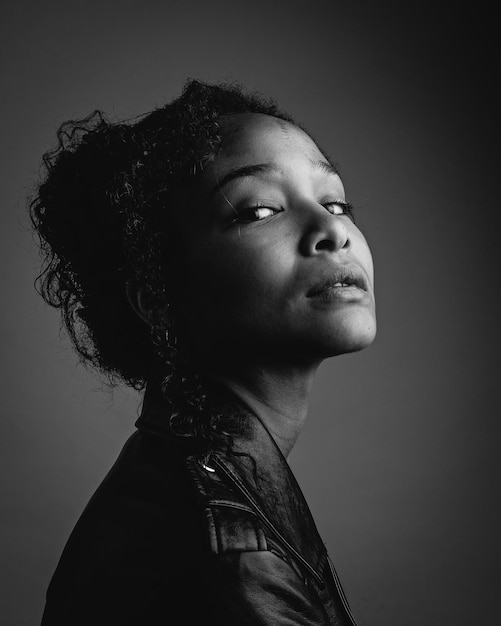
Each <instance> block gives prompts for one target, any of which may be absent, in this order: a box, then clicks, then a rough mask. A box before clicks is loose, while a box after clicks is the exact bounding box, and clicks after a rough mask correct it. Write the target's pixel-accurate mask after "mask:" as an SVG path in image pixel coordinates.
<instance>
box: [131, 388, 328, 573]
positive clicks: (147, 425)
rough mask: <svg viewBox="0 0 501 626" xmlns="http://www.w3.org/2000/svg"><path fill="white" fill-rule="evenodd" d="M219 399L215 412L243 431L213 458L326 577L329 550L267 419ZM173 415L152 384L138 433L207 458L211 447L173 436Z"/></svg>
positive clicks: (230, 398)
mask: <svg viewBox="0 0 501 626" xmlns="http://www.w3.org/2000/svg"><path fill="white" fill-rule="evenodd" d="M217 398H218V402H217V403H216V404H215V405H213V406H214V408H213V409H212V410H216V409H217V410H219V411H222V412H223V413H224V415H225V416H229V419H231V420H233V421H234V422H235V423H236V424H238V426H239V428H238V434H236V435H235V436H234V437H233V442H232V447H231V451H229V450H224V449H218V450H217V451H214V452H213V453H212V457H213V460H214V464H216V465H218V466H219V467H220V468H221V469H222V470H224V472H225V474H226V475H227V477H228V478H230V479H231V480H232V481H233V482H234V483H237V486H238V488H239V489H240V490H241V491H242V492H244V493H247V495H248V496H249V497H250V498H251V499H253V501H254V502H253V504H254V506H255V507H257V508H258V510H259V511H260V513H261V514H262V516H264V518H265V519H266V521H267V523H268V525H269V527H270V528H271V529H272V530H274V531H275V532H276V534H277V535H278V536H279V537H282V539H285V541H286V543H288V544H289V545H290V546H292V548H293V549H294V550H295V551H296V552H297V553H299V555H300V557H301V558H302V560H304V561H305V562H306V564H308V565H309V566H310V568H311V569H313V570H314V571H315V572H317V573H318V574H320V573H321V572H322V570H323V568H324V565H325V561H326V558H327V554H326V550H325V546H324V544H323V542H322V540H321V538H320V536H319V534H318V531H317V528H316V526H315V522H314V521H313V517H312V515H311V512H310V510H309V508H308V505H307V503H306V501H305V499H304V496H303V494H302V492H301V489H300V488H299V485H298V484H297V482H296V479H295V478H294V475H293V474H292V471H291V470H290V467H289V465H288V463H287V461H286V459H285V458H284V456H283V455H282V453H281V451H280V449H279V448H278V446H277V444H276V443H275V441H274V439H273V437H272V436H271V434H270V433H269V431H268V430H267V428H266V427H265V425H264V424H263V423H262V422H261V420H260V419H259V418H258V417H257V416H256V415H254V414H253V413H251V412H250V411H249V410H248V409H247V408H245V407H243V406H242V404H241V403H240V401H239V400H238V399H237V398H235V397H234V396H233V395H232V394H230V393H229V392H222V393H221V392H219V393H218V394H217ZM169 415H170V405H169V403H168V402H167V401H166V400H165V399H164V398H163V397H162V395H161V392H160V388H159V385H158V384H155V383H149V384H148V386H147V389H146V393H145V397H144V401H143V407H142V411H141V416H140V417H139V419H138V420H137V422H136V426H137V428H138V429H139V430H141V431H143V432H148V433H150V434H153V435H157V436H160V437H162V438H166V439H168V440H169V441H170V442H171V443H172V444H174V445H175V446H176V447H178V448H180V449H182V450H184V451H185V453H186V454H188V455H194V456H197V455H199V454H201V453H202V452H203V451H204V447H205V442H204V441H202V440H199V439H196V438H194V437H180V436H179V435H176V434H175V433H173V432H172V430H171V429H170V428H169ZM210 463H211V461H210V460H209V464H210Z"/></svg>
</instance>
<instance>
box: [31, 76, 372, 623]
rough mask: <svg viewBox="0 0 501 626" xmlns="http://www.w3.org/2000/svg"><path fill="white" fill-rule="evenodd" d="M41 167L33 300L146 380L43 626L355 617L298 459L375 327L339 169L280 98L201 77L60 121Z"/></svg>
mask: <svg viewBox="0 0 501 626" xmlns="http://www.w3.org/2000/svg"><path fill="white" fill-rule="evenodd" d="M45 163H46V166H47V174H46V178H45V180H44V182H43V183H42V184H41V185H40V187H39V191H38V194H37V196H36V198H35V199H34V200H33V202H32V205H31V215H32V219H33V223H34V226H35V228H36V230H37V231H38V233H39V235H40V238H41V243H42V249H43V251H44V253H45V260H46V265H45V268H44V272H43V274H42V277H41V282H40V290H41V293H42V295H43V296H44V298H45V299H46V300H47V301H48V302H49V303H50V304H51V305H53V306H56V307H59V308H60V309H61V311H62V314H63V319H64V321H65V323H66V326H67V328H68V330H69V333H70V336H71V338H72V340H73V343H74V345H75V347H76V349H77V350H78V352H79V353H80V355H81V356H82V357H83V358H84V359H85V360H86V361H87V362H90V363H91V364H93V365H95V366H96V367H98V368H99V369H100V370H101V371H102V372H103V373H105V374H107V375H109V376H111V377H112V378H114V379H117V378H118V379H121V380H122V381H125V382H126V383H128V384H130V385H133V386H134V387H136V388H146V391H145V397H144V401H143V407H142V413H141V416H140V418H139V420H138V421H137V423H136V425H137V429H138V430H137V431H136V432H135V433H134V434H133V435H132V437H131V438H130V439H129V441H128V442H127V443H126V445H125V447H124V450H123V451H122V453H121V455H120V456H119V458H118V460H117V461H116V463H115V465H114V466H113V468H112V469H111V471H110V473H109V474H108V476H107V477H106V478H105V480H104V481H103V483H102V484H101V486H100V487H99V488H98V490H97V492H96V493H95V495H94V496H93V498H92V499H91V501H90V502H89V504H88V506H87V507H86V509H85V511H84V513H83V514H82V516H81V518H80V520H79V521H78V523H77V525H76V527H75V529H74V531H73V533H72V535H71V537H70V539H69V541H68V543H67V545H66V548H65V550H64V552H63V555H62V557H61V560H60V562H59V565H58V567H57V570H56V572H55V574H54V576H53V579H52V581H51V584H50V587H49V590H48V594H47V604H46V608H45V612H44V617H43V626H54V625H59V624H65V625H67V624H72V625H74V626H75V625H78V624H82V625H83V624H85V625H86V626H87V625H88V624H93V625H98V624H99V625H100V624H103V625H104V624H106V625H107V626H110V625H112V624H117V625H118V624H120V625H121V626H124V625H126V624H129V625H148V626H152V625H156V624H158V625H160V624H162V625H165V624H187V625H191V624H206V625H207V624H214V625H216V624H217V625H218V626H221V625H226V624H227V625H240V624H252V625H254V624H262V625H269V626H272V625H273V626H276V625H280V624H287V625H293V624H294V625H296V624H297V625H305V624H307V625H308V624H311V625H313V624H314V625H320V624H336V625H343V626H345V625H351V624H354V620H353V617H352V614H351V612H350V609H349V607H348V604H347V602H346V598H345V596H344V594H343V592H342V589H341V586H340V584H339V581H338V578H337V576H336V573H335V571H334V569H333V568H332V566H331V564H330V561H329V559H328V556H327V553H326V551H325V547H324V544H323V543H322V541H321V539H320V537H319V535H318V532H317V530H316V528H315V524H314V522H313V519H312V517H311V514H310V512H309V510H308V506H307V504H306V502H305V500H304V498H303V495H302V494H301V491H300V489H299V487H298V485H297V483H296V481H295V479H294V477H293V475H292V473H291V471H290V469H289V467H288V464H287V461H286V459H287V455H288V454H289V452H290V451H291V449H292V447H293V446H294V443H295V442H296V440H297V437H298V436H299V433H300V431H301V428H302V426H303V424H304V421H305V419H306V415H307V406H308V394H309V392H310V389H311V386H312V382H313V378H314V375H315V371H316V369H317V368H318V366H319V364H320V363H321V361H322V360H323V359H325V358H327V357H331V356H335V355H339V354H343V353H346V352H352V351H355V350H360V349H362V348H364V347H366V346H367V345H369V344H370V343H371V342H372V340H373V339H374V335H375V328H376V323H375V309H374V295H373V266H372V260H371V254H370V251H369V248H368V246H367V243H366V241H365V239H364V237H363V235H362V233H361V232H360V230H359V229H358V228H357V226H356V225H355V223H354V221H353V215H352V210H351V207H350V204H349V203H348V202H347V200H346V198H345V192H344V189H343V185H342V182H341V179H340V178H339V175H338V172H337V170H336V168H335V167H334V166H333V165H332V164H331V163H330V162H329V160H328V158H327V157H326V156H325V154H324V153H323V152H322V151H321V150H320V148H319V147H318V146H317V145H316V143H315V142H314V141H313V140H312V139H311V137H310V136H308V134H306V133H305V132H304V130H302V129H301V128H300V127H299V126H297V125H295V124H294V123H293V122H292V120H291V118H290V117H289V116H287V115H286V114H284V113H283V112H281V111H279V110H278V108H277V107H276V106H275V105H274V104H273V103H271V102H269V101H265V100H263V99H261V98H259V97H257V96H254V95H249V94H245V93H244V92H242V90H241V89H239V88H237V87H235V86H223V85H219V86H214V85H207V84H203V83H200V82H196V81H190V82H188V83H187V85H186V86H185V89H184V91H183V93H182V95H181V96H180V97H179V98H178V99H176V100H174V101H173V102H171V103H170V104H168V105H167V106H165V107H163V108H161V109H158V110H155V111H154V112H152V113H150V114H148V115H146V116H144V117H142V118H141V119H140V120H136V121H135V122H134V123H110V122H108V121H106V120H105V119H104V117H103V116H102V115H101V114H100V113H95V114H93V115H92V116H90V117H89V118H87V119H86V120H84V121H82V122H70V123H67V124H64V125H63V126H62V127H61V129H60V131H59V147H58V149H57V150H55V151H54V152H52V153H49V154H48V155H46V156H45Z"/></svg>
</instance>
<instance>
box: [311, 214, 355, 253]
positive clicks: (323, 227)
mask: <svg viewBox="0 0 501 626" xmlns="http://www.w3.org/2000/svg"><path fill="white" fill-rule="evenodd" d="M312 213H313V214H312ZM312 213H310V217H309V220H308V222H307V223H306V224H305V225H304V226H305V229H304V234H303V236H302V238H301V242H300V251H301V253H302V254H304V255H305V256H315V255H317V254H325V253H328V254H330V253H333V252H339V251H340V250H343V249H348V248H349V247H350V245H351V242H350V236H349V232H348V228H347V226H346V224H345V220H346V217H343V216H341V215H333V214H332V213H329V212H328V211H327V210H326V209H325V208H324V207H320V210H318V209H317V210H315V211H314V212H312Z"/></svg>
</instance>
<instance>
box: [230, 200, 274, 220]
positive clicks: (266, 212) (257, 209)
mask: <svg viewBox="0 0 501 626" xmlns="http://www.w3.org/2000/svg"><path fill="white" fill-rule="evenodd" d="M281 211H282V209H276V208H273V207H270V206H263V205H262V204H256V205H254V206H250V207H246V208H244V209H239V210H238V211H237V216H236V217H235V219H234V220H233V221H235V222H259V221H261V220H265V219H267V218H268V217H273V216H274V215H276V214H277V213H280V212H281Z"/></svg>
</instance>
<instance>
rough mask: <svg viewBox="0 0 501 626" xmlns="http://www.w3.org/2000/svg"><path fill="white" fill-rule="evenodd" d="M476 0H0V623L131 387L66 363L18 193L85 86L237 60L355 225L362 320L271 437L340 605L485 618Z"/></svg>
mask: <svg viewBox="0 0 501 626" xmlns="http://www.w3.org/2000/svg"><path fill="white" fill-rule="evenodd" d="M345 4H347V3H343V5H345ZM468 6H469V7H470V10H471V7H472V6H473V5H468ZM474 10H475V12H474V13H473V12H471V13H468V12H465V10H464V9H463V10H462V12H461V13H460V14H459V13H454V12H449V13H447V14H445V13H444V14H439V13H437V9H436V8H433V9H428V8H427V7H425V6H424V5H423V4H419V5H418V4H417V3H415V4H413V5H412V4H407V3H401V4H400V5H398V6H394V7H391V6H390V5H383V4H381V3H371V4H360V3H357V2H351V3H349V8H347V7H346V6H343V8H341V5H339V6H338V5H337V4H336V3H335V2H333V1H331V2H321V1H315V0H311V1H309V2H301V3H294V2H272V1H271V0H270V1H268V2H260V1H255V2H246V3H243V2H238V1H236V0H233V1H231V2H228V1H226V0H225V1H219V2H217V3H210V2H205V3H198V4H193V3H189V4H188V3H184V4H183V3H181V2H177V1H175V2H169V1H168V0H164V1H162V2H156V1H151V0H150V1H143V2H132V1H130V0H122V1H121V2H116V3H115V2H103V3H98V2H92V1H87V2H72V1H71V0H66V1H64V2H62V1H61V2H39V3H35V2H31V3H30V2H23V1H18V2H16V3H10V5H9V6H8V7H4V8H3V10H2V21H1V31H2V32H1V37H0V45H1V48H2V60H1V63H2V74H1V76H2V97H1V101H0V107H1V113H2V141H1V144H0V150H1V156H0V158H1V170H0V171H1V172H2V179H3V181H2V196H1V198H2V206H1V220H2V223H1V238H2V244H1V246H0V254H1V269H2V288H1V294H2V306H1V307H0V315H1V325H0V332H1V339H2V343H1V347H2V358H3V361H4V362H3V364H2V377H1V380H2V383H3V385H4V389H3V392H2V404H1V414H2V422H1V424H2V437H1V456H0V464H1V465H0V483H1V490H2V491H1V494H2V495H1V503H2V512H1V516H0V524H1V535H0V540H1V544H2V545H1V581H0V589H1V595H2V599H1V608H0V622H1V623H2V624H6V625H19V626H28V625H29V624H37V623H39V620H40V616H41V612H42V608H43V602H44V593H45V589H46V586H47V584H48V581H49V578H50V576H51V574H52V572H53V570H54V567H55V565H56V563H57V560H58V558H59V555H60V552H61V550H62V547H63V545H64V543H65V541H66V538H67V536H68V534H69V532H70V531H71V529H72V527H73V525H74V523H75V521H76V519H77V517H78V515H79V514H80V512H81V511H82V509H83V507H84V505H85V503H86V501H87V499H88V498H89V496H90V495H91V494H92V492H93V491H94V489H95V488H96V486H97V485H98V483H99V481H100V480H101V478H102V477H103V476H104V474H105V472H106V471H107V469H108V468H109V467H110V465H111V463H112V461H113V460H114V458H115V456H116V455H117V453H118V452H119V450H120V448H121V446H122V445H123V442H124V440H125V439H126V437H127V436H128V434H129V433H131V432H132V430H133V421H134V419H135V417H136V414H137V405H138V396H137V395H136V394H135V393H134V392H132V391H128V390H127V389H117V390H115V391H114V392H111V391H109V390H107V389H106V387H105V386H104V385H103V384H102V383H101V382H100V380H99V378H98V377H97V376H96V375H94V374H92V373H89V372H86V371H85V369H84V368H82V367H81V366H79V365H77V362H76V358H75V357H74V355H73V353H72V351H71V348H70V346H69V342H68V340H67V339H66V338H64V337H60V336H59V331H58V317H57V314H56V312H55V311H53V310H51V309H48V308H47V307H46V306H45V305H44V304H43V302H42V301H41V300H40V299H39V298H38V296H37V295H36V294H35V291H34V289H33V286H32V283H33V280H34V278H35V276H36V273H37V263H38V261H37V252H36V248H35V246H34V244H33V242H32V239H31V235H30V233H29V230H28V227H27V226H28V224H27V220H26V217H25V197H26V195H27V194H29V193H30V191H31V190H32V188H33V184H34V181H35V180H36V178H37V175H38V167H39V162H40V156H41V154H42V153H43V152H44V151H45V150H47V149H48V148H49V147H52V146H53V145H54V139H55V129H56V127H57V126H58V124H59V123H61V122H62V121H64V120H66V119H68V118H72V117H78V116H83V115H86V114H87V113H89V112H90V111H91V110H93V109H94V108H102V109H104V110H105V111H107V112H108V113H110V114H112V115H117V116H119V117H129V116H132V115H135V114H139V113H142V112H144V111H147V110H150V109H152V108H153V107H155V106H157V105H162V104H163V103H164V102H166V101H168V100H170V99H171V98H173V97H174V96H176V95H178V94H179V92H180V89H181V86H182V84H183V83H184V81H185V79H186V78H187V77H194V78H201V79H205V80H209V81H220V80H227V79H230V80H231V79H237V80H240V81H241V82H242V83H243V84H244V85H246V86H247V87H249V88H251V89H257V90H260V91H262V92H264V93H265V94H268V95H271V96H273V97H275V98H276V99H277V100H278V102H279V104H280V105H281V106H282V107H283V108H284V109H286V110H288V111H289V112H290V113H291V114H292V115H293V116H295V117H296V118H297V119H298V120H299V121H301V122H302V123H303V124H304V125H306V127H307V128H309V129H310V131H311V133H312V135H313V136H314V137H316V138H317V139H318V140H319V142H320V144H321V145H322V146H323V147H324V148H325V149H326V151H328V152H329V153H330V154H331V155H332V157H333V158H334V160H336V161H337V162H339V163H340V165H341V168H342V174H343V180H344V182H345V185H346V187H347V191H348V196H349V198H351V200H352V201H353V202H354V204H355V206H357V207H358V208H359V212H358V214H359V223H360V224H361V226H362V228H363V229H364V231H365V232H366V234H367V237H368V239H369V242H370V243H371V246H372V249H373V253H374V257H375V262H376V278H377V280H376V287H377V302H378V319H379V335H378V339H377V341H376V343H375V344H374V346H373V347H371V348H370V349H368V350H367V351H365V352H363V353H360V354H356V355H350V356H344V357H340V358H337V359H333V360H331V361H329V362H327V363H325V364H324V366H323V368H322V370H321V372H320V374H319V378H318V383H317V386H316V389H315V393H314V396H313V399H312V409H311V416H310V419H309V421H308V423H307V425H306V427H305V430H304V432H303V434H302V437H301V438H300V440H299V443H298V444H297V447H296V448H295V450H294V451H293V454H292V457H291V464H292V466H293V469H294V471H295V473H296V475H297V477H298V480H299V482H300V484H301V485H302V487H303V490H304V492H305V495H306V497H307V499H308V501H309V503H310V505H311V508H312V511H313V514H314V516H315V518H316V520H317V523H318V526H319V529H320V532H321V534H322V536H323V538H324V540H325V542H326V543H327V546H328V549H329V551H330V553H331V556H332V557H333V560H334V561H335V564H336V566H337V568H338V570H339V572H340V575H341V579H342V581H343V584H344V586H345V588H346V591H347V594H348V596H349V598H350V601H351V604H352V606H353V610H354V613H355V615H356V616H357V617H358V618H359V621H360V624H361V626H397V625H398V626H414V625H418V624H419V625H421V624H440V625H441V626H466V625H467V624H468V625H469V624H475V625H482V624H488V623H489V624H491V623H501V612H500V609H499V605H498V603H497V595H498V589H499V584H500V582H501V580H500V574H499V567H498V562H499V558H500V556H501V555H500V550H499V540H498V528H499V526H500V521H501V519H500V517H501V516H500V508H501V507H500V502H499V487H498V484H499V477H500V476H499V475H500V472H499V462H498V453H497V450H498V445H499V444H498V441H499V435H500V427H499V425H498V415H499V410H498V409H497V399H498V395H499V394H498V386H497V385H496V383H497V377H496V373H497V372H496V370H497V365H498V359H497V356H498V349H499V296H498V282H499V280H498V271H499V258H497V257H498V252H497V249H498V240H499V236H500V230H499V225H498V223H497V221H499V220H498V214H499V206H498V205H499V191H498V190H495V183H497V180H495V177H496V179H497V178H499V175H498V173H497V170H496V174H495V172H494V157H495V156H497V155H496V150H497V146H496V145H495V142H494V129H495V121H496V122H497V120H495V113H494V112H495V108H496V106H497V104H496V106H495V102H494V85H495V83H496V82H497V81H498V78H497V74H496V73H495V72H494V60H493V53H494V44H493V41H494V39H493V36H492V33H490V32H489V28H490V24H491V23H493V21H494V17H493V16H492V15H489V14H488V13H482V9H481V6H480V5H479V4H478V3H475V5H474ZM89 245H92V242H89ZM124 340H126V338H124Z"/></svg>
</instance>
